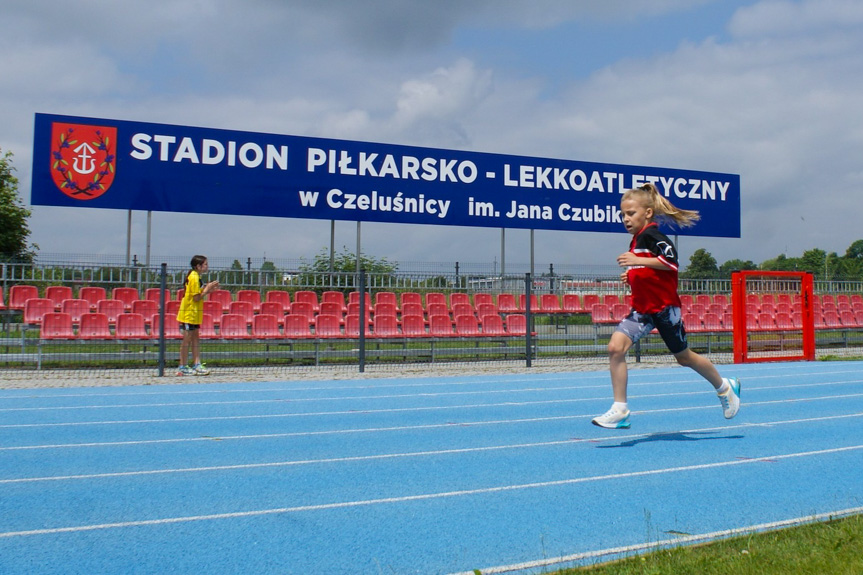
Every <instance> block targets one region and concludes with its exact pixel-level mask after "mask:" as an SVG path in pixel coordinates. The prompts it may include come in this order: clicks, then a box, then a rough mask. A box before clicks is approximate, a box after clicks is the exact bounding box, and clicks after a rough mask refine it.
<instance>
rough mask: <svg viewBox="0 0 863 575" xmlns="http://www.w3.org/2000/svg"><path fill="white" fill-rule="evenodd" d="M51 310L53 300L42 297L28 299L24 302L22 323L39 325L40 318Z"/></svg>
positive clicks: (52, 308)
mask: <svg viewBox="0 0 863 575" xmlns="http://www.w3.org/2000/svg"><path fill="white" fill-rule="evenodd" d="M53 312H54V302H53V301H51V300H50V299H48V298H44V297H41V298H31V299H28V300H27V301H26V302H25V303H24V323H26V324H30V325H39V324H41V323H42V318H43V317H44V316H45V314H47V313H53ZM67 315H68V314H67ZM70 320H71V318H70Z"/></svg>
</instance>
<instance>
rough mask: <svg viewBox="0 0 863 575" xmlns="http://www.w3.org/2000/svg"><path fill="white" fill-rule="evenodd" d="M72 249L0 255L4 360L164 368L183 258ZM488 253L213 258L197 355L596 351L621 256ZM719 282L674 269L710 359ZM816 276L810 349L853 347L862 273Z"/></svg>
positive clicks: (175, 339)
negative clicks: (833, 278) (380, 264)
mask: <svg viewBox="0 0 863 575" xmlns="http://www.w3.org/2000/svg"><path fill="white" fill-rule="evenodd" d="M96 259H98V258H94V260H96ZM80 260H81V261H74V262H73V261H68V260H66V261H63V259H62V258H47V257H45V258H42V257H40V258H39V260H38V261H37V262H35V263H31V264H0V280H2V295H3V298H2V302H3V307H2V313H3V320H4V321H3V326H2V332H0V369H7V370H8V369H27V370H49V369H51V370H58V369H78V370H81V369H86V370H108V369H127V370H142V369H143V370H149V371H151V372H154V373H156V372H158V373H160V374H161V373H168V374H173V373H174V371H176V369H177V363H178V357H179V346H180V341H181V334H180V332H179V330H178V324H177V322H176V314H177V308H178V306H179V297H180V296H181V293H182V286H183V280H184V278H185V275H186V273H187V271H188V264H187V263H185V262H178V261H175V260H172V261H171V262H170V263H166V264H163V265H160V266H144V265H140V264H136V263H133V264H132V265H128V266H127V265H125V263H117V262H116V260H112V259H111V258H102V261H88V258H87V257H80ZM494 267H495V266H494V264H492V265H491V266H488V265H483V264H459V263H441V264H428V263H426V264H416V265H414V264H405V263H399V264H394V265H392V266H390V268H389V269H388V271H386V272H375V273H370V272H365V273H356V272H330V271H318V270H315V269H314V268H313V267H312V266H310V265H309V264H308V262H304V261H295V262H269V263H268V262H267V261H264V260H259V261H256V262H251V261H250V260H249V261H247V262H245V265H243V264H240V265H238V260H233V261H232V262H230V263H228V262H227V260H215V259H211V260H210V270H209V272H208V274H207V277H206V278H205V280H206V281H211V280H218V281H219V283H220V289H219V290H218V291H217V292H214V293H212V294H210V295H209V296H208V299H207V301H206V302H205V304H204V306H205V307H204V312H205V314H204V322H203V324H202V326H201V332H200V340H201V350H202V353H201V355H202V357H203V359H204V361H205V362H206V363H207V364H208V365H209V367H210V368H211V369H216V370H219V369H222V370H228V369H230V370H235V371H236V370H244V369H255V370H260V369H261V368H266V367H278V368H286V367H291V366H301V367H310V366H342V367H345V368H346V369H351V370H358V371H362V370H363V369H364V368H365V367H366V366H367V365H374V366H376V367H381V368H385V367H386V366H390V365H392V366H404V365H406V364H444V363H454V362H472V363H480V362H486V363H493V362H517V363H518V364H520V365H524V366H527V367H530V366H531V365H533V364H535V363H540V362H541V363H572V362H579V361H590V362H596V361H597V360H600V359H603V358H604V357H605V355H606V346H607V343H608V339H609V337H610V335H611V333H612V331H613V329H614V327H615V326H616V325H617V323H618V322H619V321H620V319H621V318H622V317H623V316H624V315H625V314H626V313H628V311H629V300H628V297H629V296H628V291H627V286H626V285H625V284H624V283H622V282H621V281H620V278H619V270H618V269H617V268H615V267H578V266H563V265H557V266H556V265H554V264H546V265H544V266H542V267H541V268H539V269H541V270H542V271H540V272H539V273H537V272H536V271H535V270H534V272H533V273H531V271H530V268H529V267H528V266H518V265H512V266H510V269H511V270H517V271H515V272H508V273H506V274H500V273H499V270H497V271H498V273H497V274H495V271H496V270H495V269H494ZM730 292H731V286H730V281H729V280H722V279H703V280H701V279H682V280H681V282H680V293H681V295H682V297H683V299H684V311H685V312H697V314H701V315H693V314H692V313H690V314H688V315H687V318H688V319H687V324H686V325H687V330H688V332H689V342H690V345H691V346H692V347H693V349H695V350H696V351H698V352H701V353H707V354H710V355H711V357H712V358H713V359H714V360H716V361H717V362H727V361H729V360H730V357H731V351H732V325H731V321H730V318H729V317H728V316H727V313H730V312H729V311H728V309H727V306H728V305H729V303H728V302H729V301H730V297H729V295H730ZM816 292H817V293H819V294H821V295H823V296H824V297H825V301H826V300H830V301H832V302H834V304H835V303H840V302H841V305H842V308H841V310H840V309H839V308H838V307H837V309H836V311H837V313H838V316H839V317H840V318H842V319H841V321H838V322H835V323H831V324H829V325H826V324H823V325H820V326H819V329H818V330H817V342H818V347H819V352H820V354H821V355H825V354H831V353H835V354H837V355H842V354H846V355H847V354H852V355H853V354H857V353H858V352H857V349H858V348H859V346H860V345H861V341H860V340H861V337H863V298H861V296H860V294H861V293H863V285H861V282H830V283H820V284H819V282H816ZM840 296H841V297H840ZM706 317H707V318H710V319H711V320H713V319H715V318H718V320H717V321H716V322H715V323H714V322H712V321H711V322H710V323H708V322H707V321H705V318H706ZM361 318H362V319H361ZM726 318H727V319H726ZM633 355H634V359H635V360H636V361H640V360H642V359H643V358H644V357H659V356H667V353H666V350H665V346H664V344H663V343H662V341H661V340H660V339H659V338H658V336H649V337H647V338H645V339H644V340H643V341H642V342H640V344H639V345H638V346H636V348H635V350H634V353H633Z"/></svg>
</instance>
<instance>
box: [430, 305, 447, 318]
mask: <svg viewBox="0 0 863 575" xmlns="http://www.w3.org/2000/svg"><path fill="white" fill-rule="evenodd" d="M433 315H445V316H449V308H448V307H447V306H446V304H445V303H441V302H432V303H430V304H428V305H426V316H427V317H428V318H429V319H431V316H433Z"/></svg>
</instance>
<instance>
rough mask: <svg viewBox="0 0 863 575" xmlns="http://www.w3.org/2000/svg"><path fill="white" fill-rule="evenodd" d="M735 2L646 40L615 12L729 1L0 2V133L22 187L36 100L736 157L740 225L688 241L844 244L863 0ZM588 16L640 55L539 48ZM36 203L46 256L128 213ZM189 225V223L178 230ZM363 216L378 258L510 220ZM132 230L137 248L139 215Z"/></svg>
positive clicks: (176, 237) (257, 245)
mask: <svg viewBox="0 0 863 575" xmlns="http://www.w3.org/2000/svg"><path fill="white" fill-rule="evenodd" d="M738 4H740V5H741V7H740V8H738V10H737V11H736V12H735V13H734V15H733V16H732V17H731V18H730V19H728V20H727V22H726V24H727V29H726V32H727V35H726V34H718V35H716V36H714V37H700V38H696V39H695V40H692V39H691V38H690V39H685V38H689V37H688V36H685V35H681V40H680V41H679V42H678V43H676V44H674V48H670V49H668V50H666V51H664V52H660V53H659V54H654V53H653V52H652V51H648V52H645V51H644V50H642V49H640V47H639V43H638V42H636V41H634V40H633V36H632V34H620V33H619V32H618V28H620V27H621V26H623V25H624V24H625V23H629V24H630V25H631V26H634V27H636V28H637V26H638V24H639V22H641V21H642V20H644V21H651V22H657V21H658V19H659V20H661V19H663V18H667V19H671V20H668V25H667V29H676V28H680V29H681V30H686V29H687V25H688V22H689V19H690V18H691V17H695V16H697V15H698V11H699V10H700V9H707V8H709V9H717V10H718V9H720V8H722V7H724V6H726V4H725V3H719V2H688V1H685V0H668V1H665V2H650V3H644V2H637V1H635V0H626V1H624V0H619V1H609V2H601V3H597V2H587V1H572V0H538V1H537V2H531V3H525V2H521V1H515V0H474V1H470V2H463V1H456V0H446V1H441V2H404V1H403V0H374V1H371V2H361V3H359V2H350V1H347V0H291V1H282V0H247V1H240V0H170V1H169V0H155V1H153V2H148V3H131V4H130V3H116V2H108V1H107V0H81V1H80V2H75V3H55V2H47V1H44V0H36V1H33V2H27V3H23V2H12V1H10V0H0V8H2V11H3V14H4V17H3V19H2V21H0V47H2V48H3V50H4V53H5V54H6V55H7V57H6V58H4V59H3V61H0V77H2V78H3V79H4V81H3V83H2V84H0V123H2V125H3V126H4V132H3V133H2V134H0V146H2V147H3V148H4V149H11V150H13V151H14V152H15V159H16V166H17V167H18V169H19V172H18V175H19V177H20V178H21V180H22V191H24V192H25V194H26V192H27V189H28V185H29V163H30V158H29V154H30V146H31V143H32V142H31V139H32V114H33V112H36V111H40V112H54V113H65V114H79V115H89V116H95V117H109V118H122V119H132V120H142V121H153V122H170V123H179V124H186V125H200V126H210V127H219V128H230V129H242V130H251V131H261V132H275V133H285V134H298V135H309V136H324V137H332V138H348V139H356V140H371V141H385V142H391V143H397V144H413V145H424V146H431V147H439V148H468V149H473V150H477V151H488V152H497V153H507V154H518V155H528V156H544V157H555V158H568V159H576V160H587V161H599V162H611V163H627V164H646V165H657V166H665V167H676V168H690V169H701V170H708V171H721V172H732V173H739V174H740V175H741V181H742V187H743V209H744V213H743V233H744V239H743V240H742V241H738V240H714V239H710V238H691V239H686V240H685V241H682V243H683V246H684V250H683V251H684V256H685V255H686V253H687V250H691V251H694V249H696V248H697V247H706V248H707V249H708V250H711V251H712V252H713V253H714V255H715V256H716V257H717V259H719V260H720V261H723V260H725V259H730V258H732V257H742V258H743V259H752V260H755V261H760V260H763V259H766V258H769V257H774V256H775V255H777V254H778V253H782V252H784V251H785V250H786V246H787V249H788V250H789V252H790V254H791V255H793V254H794V253H798V254H799V253H801V252H802V250H803V249H809V248H811V247H813V245H818V246H819V247H822V248H824V249H827V250H828V251H839V252H840V253H842V252H844V250H845V248H846V247H847V246H848V245H849V244H850V243H851V242H853V241H854V240H856V239H858V236H859V235H860V234H859V232H857V231H856V230H857V226H856V221H855V215H854V214H855V211H854V210H853V209H849V207H853V206H856V205H857V203H858V200H857V196H858V190H859V184H860V168H859V158H860V156H861V151H863V150H861V146H863V119H861V117H860V115H859V114H857V113H856V109H857V107H858V106H859V102H860V100H861V97H863V57H861V54H863V49H861V48H863V46H861V43H863V34H861V25H863V5H861V4H860V3H859V2H854V1H839V0H823V1H818V2H815V1H800V2H790V1H788V2H779V1H773V0H767V1H763V2H743V1H740V2H738ZM678 17H679V26H677V27H675V26H673V25H672V24H674V23H678V21H677V20H674V19H675V18H678ZM662 21H663V22H664V21H665V20H662ZM585 22H590V25H591V26H594V27H596V28H598V29H600V30H603V31H606V34H605V36H606V37H607V40H606V43H605V44H598V45H596V46H591V49H595V50H603V49H607V48H609V47H613V48H615V49H617V48H619V46H620V45H621V43H624V44H626V45H629V44H631V47H630V49H629V51H628V54H629V56H628V58H625V59H619V60H618V61H616V62H613V63H612V64H611V65H607V66H603V67H600V68H595V69H594V70H593V72H592V73H590V74H587V75H585V74H578V75H574V74H572V72H571V68H572V63H571V61H570V60H571V59H572V58H573V57H578V55H577V54H576V55H575V56H573V54H572V53H571V52H567V51H566V50H561V49H560V46H558V45H553V44H548V45H546V44H545V43H544V42H546V41H547V40H548V36H549V35H548V34H546V33H545V32H546V31H549V30H552V29H554V30H557V31H564V32H565V31H566V30H567V28H566V27H567V26H568V25H570V24H573V23H579V24H584V23H585ZM482 28H486V29H491V28H500V29H501V30H504V31H518V32H519V33H518V34H513V37H514V38H518V40H517V41H520V42H524V43H525V44H524V48H525V52H528V51H529V50H527V48H531V49H534V48H535V46H538V47H540V48H539V49H535V50H534V52H535V53H536V54H537V56H536V57H537V58H540V57H541V58H542V59H543V61H542V62H541V63H542V66H541V70H542V71H537V72H535V73H528V74H526V73H524V71H523V70H522V69H520V70H519V71H513V70H511V69H509V68H507V67H506V64H505V63H497V64H492V62H497V60H496V59H495V58H493V57H492V56H493V55H492V54H489V53H488V52H487V51H485V48H484V47H483V46H470V47H469V48H463V47H461V46H460V45H458V44H456V43H454V40H453V39H454V38H455V37H456V36H458V34H459V33H460V32H462V33H463V32H464V31H465V30H468V31H474V30H478V29H482ZM627 30H632V28H627ZM720 31H721V28H720ZM649 32H650V30H647V31H646V34H645V37H647V38H649ZM565 36H566V34H565V33H561V34H558V35H557V36H556V37H565ZM514 41H515V40H514ZM528 42H529V43H531V45H530V46H528V45H527V43H528ZM537 63H539V62H537ZM544 74H553V76H552V75H544ZM34 212H35V213H34V218H33V226H32V228H33V230H34V237H33V240H34V241H36V242H37V243H40V244H42V245H43V249H45V250H47V251H73V252H74V251H80V252H94V251H101V250H108V251H109V252H110V253H120V252H121V251H122V250H124V249H125V243H124V240H122V238H123V236H124V234H125V214H123V213H120V212H115V211H99V210H84V211H82V212H81V214H80V217H77V218H76V221H74V222H73V221H70V218H68V217H66V212H64V211H63V210H61V209H59V208H44V207H39V206H37V207H36V208H35V209H34ZM801 215H805V224H804V222H803V221H802V220H801V219H800V218H801ZM137 217H138V216H137V215H136V218H137ZM154 221H155V226H156V227H157V229H158V233H156V234H154V240H153V247H152V249H153V251H154V252H162V253H165V252H171V253H172V252H175V251H184V252H188V251H195V250H196V246H198V245H199V244H200V242H201V241H202V240H204V241H206V242H212V250H218V251H231V250H236V251H239V252H262V251H267V253H268V254H273V255H274V254H276V253H280V254H282V255H283V256H284V257H298V256H299V255H307V256H308V255H314V253H316V252H317V251H318V249H320V248H321V247H324V246H325V245H327V244H328V241H329V222H314V221H303V220H288V221H283V220H275V219H271V218H226V217H217V216H189V215H185V214H156V215H155V216H154ZM82 222H89V223H88V224H83V225H84V227H85V228H86V229H87V231H88V234H82V233H81V232H80V229H81V226H82ZM186 226H188V227H189V229H191V230H193V231H194V232H195V233H194V234H190V237H191V238H193V239H191V240H186V239H185V238H184V237H182V235H181V234H177V233H176V230H177V229H179V228H182V227H186ZM800 226H804V228H803V230H799V229H795V228H799V227H800ZM788 227H792V229H795V231H794V232H790V231H789V229H788ZM368 228H369V231H368V233H367V234H364V236H365V239H364V245H366V246H367V247H368V249H369V250H375V251H378V250H380V251H379V252H378V253H377V254H376V255H380V256H389V255H390V254H396V257H398V258H399V259H405V260H415V261H416V260H423V259H448V260H454V259H459V260H462V261H468V260H476V259H480V258H483V259H489V258H490V257H491V258H494V257H499V246H498V245H497V243H498V240H499V230H469V229H463V228H442V227H435V226H415V227H408V226H395V225H383V224H378V225H369V226H368ZM103 229H104V230H105V233H102V232H100V230H103ZM338 230H339V232H338V234H339V237H340V238H341V239H340V241H339V242H337V243H338V244H339V245H343V244H344V245H353V243H354V241H355V238H354V237H353V236H354V235H355V232H354V230H353V225H352V224H349V223H344V222H343V223H339V225H338ZM214 231H216V233H214ZM526 234H527V232H525V231H514V232H512V233H511V234H510V235H508V240H507V243H508V247H509V249H511V250H512V256H511V257H512V259H511V260H510V261H513V262H514V261H519V260H520V261H522V262H524V261H526V260H527V258H528V256H529V254H528V253H527V252H526V251H525V248H524V246H525V244H526ZM118 238H119V239H120V240H121V241H119V245H118ZM134 238H135V239H134V241H135V242H136V244H137V246H138V249H137V250H136V251H137V252H138V253H141V252H142V249H141V243H142V242H143V238H142V235H141V232H140V231H139V230H138V229H137V228H136V231H135V232H134ZM274 238H275V239H274ZM393 238H398V241H393ZM187 241H188V243H184V242H187ZM536 241H537V252H538V253H539V254H542V256H541V258H542V259H545V260H550V259H557V260H558V261H562V260H569V261H573V262H577V261H591V262H594V263H596V262H599V261H605V260H608V259H609V255H610V254H616V253H617V252H618V251H620V244H621V243H625V238H623V239H621V238H620V237H618V236H616V235H602V234H568V233H563V232H537V234H536ZM268 245H270V246H271V247H270V248H269V249H267V246H268ZM430 245H433V246H435V250H434V251H430V250H429V249H428V246H430ZM714 250H715V251H714ZM691 251H690V252H689V253H691ZM412 254H413V255H412ZM489 254H491V255H489ZM240 255H243V254H240ZM249 255H254V254H249ZM508 257H509V256H508Z"/></svg>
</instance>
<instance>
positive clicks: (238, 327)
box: [40, 312, 527, 340]
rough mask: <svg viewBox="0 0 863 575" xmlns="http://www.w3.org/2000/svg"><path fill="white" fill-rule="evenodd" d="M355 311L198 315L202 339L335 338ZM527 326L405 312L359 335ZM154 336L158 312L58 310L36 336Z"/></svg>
mask: <svg viewBox="0 0 863 575" xmlns="http://www.w3.org/2000/svg"><path fill="white" fill-rule="evenodd" d="M360 325H361V322H360V317H359V315H348V316H346V317H345V318H344V319H342V318H340V317H338V316H336V315H329V314H318V315H317V316H315V318H314V320H313V321H312V322H311V323H310V322H309V321H308V318H307V317H305V316H301V315H296V314H288V315H285V316H283V317H281V318H279V317H277V316H275V315H270V314H258V315H256V316H254V318H253V320H252V322H251V324H249V323H248V322H247V321H246V318H245V317H243V316H242V315H239V314H232V313H229V314H225V315H223V316H222V317H221V318H220V322H219V324H216V322H215V321H214V318H213V316H211V315H209V314H205V315H204V321H203V323H202V324H201V334H200V335H201V337H202V338H203V339H279V338H281V339H312V338H317V339H337V338H358V337H359V336H360ZM526 330H527V318H526V317H525V316H524V315H523V314H510V315H508V316H506V318H503V317H502V316H500V315H489V316H486V317H484V318H483V320H482V321H480V320H478V319H477V318H476V317H475V316H467V315H464V316H458V317H457V318H456V320H455V321H453V320H452V319H450V317H449V316H448V315H432V316H431V317H430V318H428V320H426V319H425V318H424V317H422V316H419V315H406V316H403V317H402V318H401V319H400V320H398V319H396V318H395V317H394V316H388V315H382V316H376V317H375V318H374V319H373V320H372V321H370V322H368V325H367V328H366V331H365V333H366V334H367V337H371V338H425V337H433V338H441V337H519V336H524V335H525V333H526ZM159 335H160V322H159V315H158V314H155V315H153V316H150V317H145V316H143V315H142V314H139V313H123V314H121V315H119V316H118V317H117V320H116V323H115V324H113V325H112V324H110V323H109V321H108V316H107V315H106V314H103V313H98V312H95V313H88V314H86V315H83V316H81V320H80V323H78V324H77V325H76V324H73V322H72V316H71V315H70V314H68V313H64V312H49V313H46V314H45V315H44V316H43V318H42V321H41V325H40V338H41V339H45V340H57V339H79V340H109V339H116V340H147V339H157V338H158V337H159ZM165 337H166V338H169V339H179V338H181V337H182V335H181V333H180V331H179V328H178V324H177V322H176V321H171V320H169V319H168V318H166V321H165Z"/></svg>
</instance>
